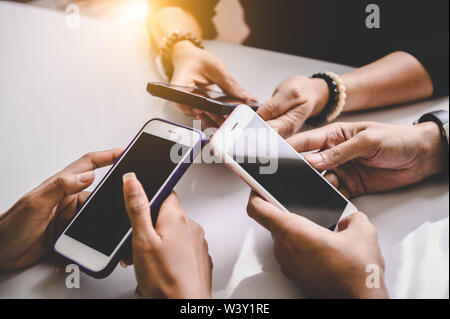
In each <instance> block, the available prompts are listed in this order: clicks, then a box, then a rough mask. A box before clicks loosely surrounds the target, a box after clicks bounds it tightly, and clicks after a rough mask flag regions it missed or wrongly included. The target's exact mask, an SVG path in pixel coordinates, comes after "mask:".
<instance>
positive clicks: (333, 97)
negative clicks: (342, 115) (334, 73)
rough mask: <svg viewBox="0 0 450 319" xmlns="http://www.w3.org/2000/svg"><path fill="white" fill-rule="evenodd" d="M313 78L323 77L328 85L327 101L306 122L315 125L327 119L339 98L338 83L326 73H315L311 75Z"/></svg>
mask: <svg viewBox="0 0 450 319" xmlns="http://www.w3.org/2000/svg"><path fill="white" fill-rule="evenodd" d="M311 78H313V79H323V80H325V82H327V85H328V93H329V95H328V102H327V104H326V105H325V107H324V108H323V110H322V111H321V112H320V113H319V114H318V115H317V116H314V117H311V118H309V119H308V120H307V123H308V124H311V125H314V126H317V125H319V124H321V123H323V122H325V121H326V120H327V116H328V115H329V114H330V113H331V112H332V111H333V110H334V108H335V107H336V105H337V103H338V100H339V90H338V85H337V83H336V82H335V81H334V79H333V78H332V77H331V76H329V75H328V74H326V73H315V74H313V75H312V76H311Z"/></svg>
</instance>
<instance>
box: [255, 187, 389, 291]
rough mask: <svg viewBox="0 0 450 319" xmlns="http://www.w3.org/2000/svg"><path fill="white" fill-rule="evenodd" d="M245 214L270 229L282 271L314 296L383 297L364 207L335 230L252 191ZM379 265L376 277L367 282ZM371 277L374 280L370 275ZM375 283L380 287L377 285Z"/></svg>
mask: <svg viewBox="0 0 450 319" xmlns="http://www.w3.org/2000/svg"><path fill="white" fill-rule="evenodd" d="M247 212H248V215H249V216H250V217H251V218H253V219H254V220H256V221H257V222H258V223H259V224H261V225H262V226H263V227H264V228H266V229H267V230H269V231H270V232H271V233H272V237H273V241H274V243H273V245H274V246H273V250H274V255H275V258H276V260H277V261H278V263H279V264H280V267H281V271H282V272H283V274H284V275H285V276H286V277H287V278H288V279H290V280H292V281H293V282H295V283H297V284H298V285H299V286H300V288H302V289H304V291H305V292H306V293H307V295H308V296H310V297H314V298H387V297H388V293H387V290H386V288H385V284H384V260H383V256H382V255H381V251H380V247H379V244H378V236H377V231H376V229H375V227H374V226H373V225H372V224H371V223H370V221H369V219H368V218H367V216H366V215H364V214H363V213H360V212H357V213H353V214H351V215H349V216H346V217H345V218H343V219H341V220H340V221H339V224H338V228H339V230H338V232H333V231H331V230H328V229H326V228H323V227H320V226H319V225H317V224H316V223H313V222H312V221H310V220H308V219H307V218H304V217H302V216H300V215H296V214H291V213H289V212H285V211H282V210H281V209H278V208H277V207H275V206H274V205H272V204H271V203H269V202H267V201H265V200H264V199H262V198H261V197H259V196H258V195H257V194H256V193H254V192H252V193H251V194H250V199H249V203H248V206H247ZM368 266H370V267H372V268H369V269H371V270H372V269H374V268H373V267H377V269H376V270H375V271H378V272H377V273H378V274H379V278H378V279H379V281H378V283H376V282H374V283H373V284H374V287H373V288H371V287H372V286H370V287H369V286H367V284H366V281H367V277H368V275H369V274H370V272H369V273H368V272H366V270H367V269H368V268H367V267H368ZM374 280H376V279H375V278H374ZM376 284H378V287H377V286H376Z"/></svg>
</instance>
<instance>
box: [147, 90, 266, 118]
mask: <svg viewBox="0 0 450 319" xmlns="http://www.w3.org/2000/svg"><path fill="white" fill-rule="evenodd" d="M147 91H148V92H149V93H150V94H151V95H153V96H156V97H159V98H163V99H165V100H169V101H172V102H175V103H179V104H183V105H187V106H191V107H194V108H197V109H200V110H203V111H206V112H209V113H214V114H218V115H227V114H230V113H231V112H233V110H234V109H235V108H236V107H237V106H238V105H240V104H242V101H240V100H239V99H236V98H235V97H231V96H229V95H226V94H224V93H223V92H220V91H216V90H210V89H201V88H195V87H189V86H182V85H173V84H165V83H159V82H149V83H148V84H147ZM258 107H259V104H258V103H256V102H255V103H254V104H252V105H250V108H252V109H253V110H254V111H256V110H257V109H258Z"/></svg>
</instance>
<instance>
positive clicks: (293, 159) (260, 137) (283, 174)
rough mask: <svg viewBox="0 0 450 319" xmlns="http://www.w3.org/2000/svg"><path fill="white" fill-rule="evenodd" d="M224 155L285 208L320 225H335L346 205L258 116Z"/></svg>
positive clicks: (327, 226) (343, 199)
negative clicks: (230, 158)
mask: <svg viewBox="0 0 450 319" xmlns="http://www.w3.org/2000/svg"><path fill="white" fill-rule="evenodd" d="M228 155H230V156H231V157H232V158H233V159H234V161H236V162H237V163H239V165H240V166H241V167H242V168H243V169H244V170H245V171H246V172H247V173H248V174H250V175H251V176H252V177H253V178H254V179H255V180H256V181H257V182H258V183H259V184H260V185H261V186H262V187H263V188H264V189H265V190H267V191H268V192H269V193H270V194H271V195H272V196H273V197H274V198H275V199H277V201H278V202H279V203H280V204H281V205H283V206H284V207H285V208H286V209H287V210H288V211H290V212H291V213H295V214H299V215H302V216H304V217H306V218H308V219H310V220H312V221H314V222H316V223H317V224H319V225H321V226H323V227H326V228H329V227H332V226H333V225H335V224H336V223H337V222H338V220H339V217H340V216H341V214H342V213H343V211H344V210H345V208H346V206H347V203H348V202H347V200H346V199H345V198H343V197H342V196H341V195H340V194H339V193H338V192H337V191H336V190H335V189H334V188H333V187H332V186H330V185H329V184H328V182H326V181H325V180H324V179H323V178H322V177H321V176H320V175H319V174H318V173H317V172H316V171H315V170H314V169H312V168H311V167H310V166H309V164H308V163H306V161H305V160H303V158H302V157H300V156H299V154H298V153H297V152H296V151H295V150H293V149H292V148H291V147H290V146H289V144H287V142H286V141H285V140H284V139H283V138H282V137H281V136H279V135H278V134H276V133H274V132H273V131H272V130H271V129H269V128H268V127H267V124H266V123H265V122H264V121H263V120H262V119H261V118H259V117H258V116H254V117H253V119H252V120H251V121H250V123H249V125H248V126H247V127H246V128H245V129H244V131H243V132H242V134H240V135H239V137H238V138H237V139H236V141H235V143H234V145H233V146H232V147H231V148H230V149H229V150H228Z"/></svg>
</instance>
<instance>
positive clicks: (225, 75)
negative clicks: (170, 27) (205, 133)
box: [170, 41, 256, 127]
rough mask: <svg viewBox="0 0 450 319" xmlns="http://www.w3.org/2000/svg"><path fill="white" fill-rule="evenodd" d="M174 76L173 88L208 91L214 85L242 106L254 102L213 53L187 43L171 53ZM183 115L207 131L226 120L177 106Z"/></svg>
mask: <svg viewBox="0 0 450 319" xmlns="http://www.w3.org/2000/svg"><path fill="white" fill-rule="evenodd" d="M172 63H173V66H174V73H173V76H172V79H171V81H170V83H171V84H174V85H183V86H188V87H207V86H209V85H213V84H216V85H217V86H219V87H220V88H221V89H222V90H223V92H224V93H226V94H228V95H230V96H234V97H236V98H238V99H240V100H242V101H244V103H246V102H250V101H256V99H255V98H254V97H253V96H252V95H251V94H250V93H248V92H247V91H246V90H245V89H244V88H243V87H242V86H241V85H240V84H239V83H238V82H237V81H236V80H235V79H234V77H233V76H231V74H230V73H229V71H228V70H227V68H226V66H225V64H224V63H223V61H222V60H221V59H220V58H218V57H217V56H216V55H214V54H213V53H211V52H209V51H207V50H204V49H200V48H197V47H196V46H195V45H193V44H192V43H190V42H189V41H180V42H178V43H176V44H175V45H174V47H173V49H172ZM176 105H177V106H178V108H179V109H180V110H181V111H182V112H183V113H184V114H186V115H190V116H197V117H198V118H199V119H201V120H202V122H203V124H204V125H205V126H206V127H211V126H220V125H221V124H222V123H223V121H224V120H225V117H224V116H223V115H217V114H213V113H210V112H205V111H203V110H199V109H195V108H192V107H189V106H186V105H182V104H176Z"/></svg>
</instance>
